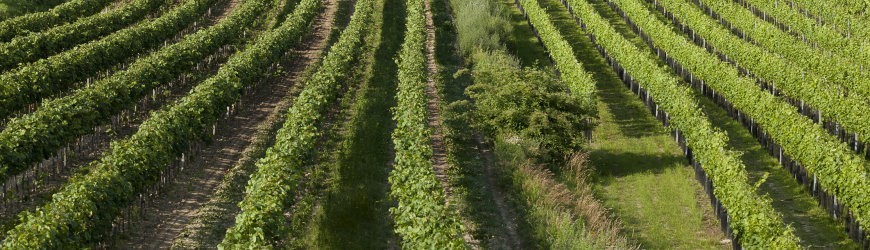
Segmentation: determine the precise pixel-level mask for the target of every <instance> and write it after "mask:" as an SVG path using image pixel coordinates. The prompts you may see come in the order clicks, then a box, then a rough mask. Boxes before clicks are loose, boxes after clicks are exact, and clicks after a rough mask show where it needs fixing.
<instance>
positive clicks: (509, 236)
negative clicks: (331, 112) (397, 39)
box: [425, 0, 523, 249]
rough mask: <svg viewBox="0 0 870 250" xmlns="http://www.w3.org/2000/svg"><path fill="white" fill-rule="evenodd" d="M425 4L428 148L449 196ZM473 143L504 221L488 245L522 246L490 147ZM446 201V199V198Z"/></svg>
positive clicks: (428, 12) (428, 3)
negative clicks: (500, 231) (429, 138)
mask: <svg viewBox="0 0 870 250" xmlns="http://www.w3.org/2000/svg"><path fill="white" fill-rule="evenodd" d="M425 4H426V6H425V7H426V50H427V52H428V54H427V68H428V70H429V78H428V79H427V82H426V84H427V88H426V92H427V94H428V95H429V102H428V111H429V126H430V127H432V128H434V129H433V133H432V148H433V167H434V169H435V173H436V175H437V177H438V179H439V180H440V181H441V182H442V184H444V187H445V193H447V195H448V196H450V194H451V192H450V185H449V183H450V180H449V179H448V178H449V177H448V173H447V172H448V169H449V166H448V163H447V158H446V149H445V145H444V135H443V132H442V119H441V114H440V112H439V103H440V102H441V99H440V94H439V93H438V89H437V86H436V83H435V80H434V76H435V75H437V74H438V65H437V63H436V61H437V59H436V44H435V43H436V31H435V22H434V17H433V13H432V3H431V1H430V0H426V1H425ZM474 141H475V143H474V145H473V147H474V148H473V149H474V150H476V151H477V152H479V154H480V155H482V156H483V161H482V163H483V166H484V173H485V175H486V176H485V179H486V183H485V185H486V186H487V187H488V188H487V189H488V190H489V191H490V192H491V195H492V201H493V202H494V204H493V205H495V208H496V210H497V212H498V217H499V218H500V220H501V221H502V222H504V227H505V228H504V233H505V234H499V235H497V236H495V237H497V238H496V239H489V242H490V243H489V244H488V246H489V247H494V248H496V249H521V248H522V246H523V245H522V244H523V242H522V238H521V237H520V235H519V233H518V225H517V222H516V218H517V216H516V213H515V212H514V211H512V210H511V207H510V206H508V205H507V204H506V200H507V198H506V196H505V192H504V191H503V190H502V188H501V187H500V186H499V185H498V180H497V178H496V173H495V169H494V167H493V164H494V163H495V160H494V155H493V152H492V150H490V149H489V148H488V147H487V146H486V145H485V143H484V142H483V138H481V137H480V135H475V140H474ZM448 201H449V199H448ZM464 238H465V240H466V242H469V243H472V245H473V246H472V247H473V248H475V249H478V248H480V246H479V244H480V243H479V242H477V241H476V240H475V239H474V238H473V237H472V236H471V235H470V234H469V233H468V232H466V233H465V235H464Z"/></svg>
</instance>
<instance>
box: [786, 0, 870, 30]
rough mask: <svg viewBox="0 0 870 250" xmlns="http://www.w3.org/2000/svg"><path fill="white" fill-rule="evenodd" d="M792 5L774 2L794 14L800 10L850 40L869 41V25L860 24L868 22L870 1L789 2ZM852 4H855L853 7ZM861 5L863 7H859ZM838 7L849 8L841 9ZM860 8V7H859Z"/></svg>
mask: <svg viewBox="0 0 870 250" xmlns="http://www.w3.org/2000/svg"><path fill="white" fill-rule="evenodd" d="M789 2H791V3H793V4H794V8H792V7H791V6H790V5H788V4H784V3H780V2H777V1H774V3H776V5H777V7H778V8H785V9H793V10H794V11H795V12H797V11H798V10H802V11H805V12H806V15H808V16H809V17H811V18H813V19H816V20H817V21H819V22H823V23H824V25H825V26H833V28H834V29H837V30H838V31H839V32H840V33H842V34H846V36H847V37H849V38H852V39H863V40H866V39H870V25H861V22H864V23H867V22H868V21H870V15H867V14H868V13H867V10H868V9H867V7H866V6H870V1H868V0H863V3H861V1H852V0H837V1H817V0H791V1H789ZM853 4H855V5H854V6H853ZM860 5H863V6H860ZM840 6H851V7H847V8H841V7H840ZM859 6H860V7H859Z"/></svg>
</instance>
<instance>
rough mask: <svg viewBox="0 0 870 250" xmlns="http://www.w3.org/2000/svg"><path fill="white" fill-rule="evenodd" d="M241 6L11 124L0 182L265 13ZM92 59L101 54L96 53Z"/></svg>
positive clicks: (4, 136) (194, 10) (0, 150)
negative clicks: (209, 25) (231, 12)
mask: <svg viewBox="0 0 870 250" xmlns="http://www.w3.org/2000/svg"><path fill="white" fill-rule="evenodd" d="M210 3H214V2H213V0H212V1H198V0H194V1H188V2H187V3H185V5H183V6H181V7H179V8H178V9H177V10H178V12H177V13H176V14H178V15H184V16H186V15H189V16H191V17H193V16H196V15H199V13H198V12H199V11H200V10H202V9H204V8H206V7H207V6H208V5H209V4H210ZM246 6H247V7H246V8H242V9H239V10H237V11H235V12H234V13H233V14H231V15H230V16H229V17H228V18H227V19H226V20H225V21H222V22H220V23H218V24H216V25H214V26H212V27H209V28H206V29H203V30H201V31H199V32H197V33H195V34H192V35H190V36H187V37H185V38H184V39H183V40H182V41H181V42H178V43H175V44H172V45H170V46H167V47H166V48H164V49H162V50H160V51H158V52H155V53H152V54H150V55H148V56H146V57H143V58H141V59H140V60H137V61H135V62H133V63H132V64H131V65H130V67H129V68H127V70H125V71H121V72H118V73H116V74H114V75H112V76H110V77H108V78H105V79H103V80H100V81H97V82H95V83H93V84H91V85H90V86H87V87H85V88H83V89H79V90H78V91H76V92H74V93H72V94H70V95H67V96H64V97H60V98H57V99H52V100H47V101H45V102H44V103H43V104H42V106H41V107H40V108H39V109H38V110H36V111H35V112H33V113H30V114H27V115H24V116H22V117H17V118H15V119H11V120H10V121H9V123H7V125H6V129H4V130H3V131H2V132H0V179H5V177H6V176H9V175H14V174H16V173H19V172H21V171H23V170H25V169H27V167H28V166H30V164H31V163H33V162H36V161H39V160H41V159H44V158H45V157H48V156H50V155H52V154H53V153H54V152H56V151H57V149H59V148H61V147H63V146H64V145H66V144H67V143H69V142H70V141H72V140H74V139H75V138H78V137H79V136H82V135H85V134H87V133H91V132H92V131H93V127H95V126H98V125H101V124H105V123H107V122H109V118H110V117H111V116H112V115H114V114H117V113H118V112H120V111H121V110H124V109H126V108H129V107H131V106H133V105H135V104H136V103H137V102H138V101H139V100H140V99H141V98H142V97H143V96H145V95H147V94H150V91H151V90H152V89H154V88H155V87H157V86H159V85H160V84H161V83H164V82H167V81H170V80H172V79H174V78H175V77H176V75H178V74H179V73H181V72H184V71H185V70H187V69H189V68H191V67H193V66H194V65H196V63H198V62H199V61H200V60H201V59H202V58H204V57H205V56H207V55H209V54H211V53H213V52H214V51H215V50H217V49H218V48H219V47H220V46H222V45H224V44H226V43H227V42H230V41H233V40H235V39H238V38H239V37H240V35H241V34H242V33H243V32H244V31H245V30H246V29H248V28H249V26H250V24H251V23H253V22H254V21H255V20H256V16H257V14H260V13H262V12H263V11H264V9H265V6H263V5H246ZM128 39H135V37H130V38H128ZM106 46H110V45H109V44H107V45H106ZM94 53H95V54H94V55H100V54H101V52H99V51H98V50H95V51H94Z"/></svg>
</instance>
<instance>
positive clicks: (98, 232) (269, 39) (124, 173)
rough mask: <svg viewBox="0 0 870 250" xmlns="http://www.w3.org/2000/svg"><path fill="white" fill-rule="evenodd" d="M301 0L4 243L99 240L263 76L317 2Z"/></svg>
mask: <svg viewBox="0 0 870 250" xmlns="http://www.w3.org/2000/svg"><path fill="white" fill-rule="evenodd" d="M306 2H309V4H300V5H299V6H298V7H297V9H296V10H295V11H294V14H293V15H292V16H291V17H290V18H287V20H286V21H285V22H284V24H283V25H282V26H281V27H279V28H277V29H274V30H272V31H269V32H268V33H266V34H264V35H262V36H260V37H258V39H257V40H256V41H255V42H254V43H251V44H249V45H247V46H246V47H245V49H244V50H243V51H241V52H239V53H236V54H234V55H232V57H231V58H230V59H229V62H227V64H226V65H224V66H223V67H221V68H220V70H218V72H217V74H215V75H214V76H213V77H211V78H209V79H207V80H205V81H204V82H202V83H200V84H199V85H197V86H196V87H195V88H194V89H193V90H191V92H190V94H189V95H187V96H185V97H184V98H182V99H181V100H179V101H178V102H177V103H176V104H174V105H171V106H169V107H167V108H165V109H163V110H160V111H158V112H155V113H153V114H152V116H151V118H150V119H148V120H147V121H145V123H143V124H142V125H141V126H140V128H139V131H138V132H137V133H136V134H134V135H133V136H131V137H130V138H128V139H125V140H122V141H118V142H116V143H114V144H113V145H112V149H111V151H110V152H108V153H107V154H106V156H105V157H103V158H102V159H100V160H99V161H97V162H95V163H94V164H93V165H92V166H90V169H91V170H90V171H89V172H88V173H86V174H81V175H77V176H75V177H73V178H72V179H71V181H70V183H68V184H67V185H66V186H65V187H64V188H63V189H62V190H61V191H60V192H59V193H57V194H55V195H54V196H53V199H52V201H51V203H49V204H46V205H45V206H43V207H41V208H39V209H37V210H36V211H35V212H31V213H25V214H24V215H23V216H22V223H21V224H19V225H17V226H16V227H15V228H14V229H12V230H10V231H9V233H8V235H7V237H6V239H5V241H4V242H3V247H4V248H12V249H37V248H78V247H83V246H87V245H88V244H91V243H93V242H94V241H96V240H99V238H100V237H101V236H102V232H103V231H104V230H106V229H108V228H110V227H111V224H112V221H113V220H114V218H115V216H117V215H118V214H119V213H120V212H121V209H123V208H124V207H125V206H126V204H128V203H129V202H130V201H132V200H134V199H135V197H136V196H137V194H138V193H139V192H140V191H142V190H144V189H145V188H146V187H148V186H150V184H152V183H154V182H156V181H158V179H159V176H160V170H161V169H163V168H164V167H165V166H166V165H167V164H169V163H170V162H171V161H172V160H173V159H175V158H176V157H177V156H179V155H180V154H181V153H182V152H183V150H184V149H185V148H186V146H187V145H188V144H189V143H190V142H191V141H193V140H196V139H199V138H202V137H203V136H204V135H203V132H204V131H205V128H207V127H209V126H210V125H212V124H214V123H215V122H216V121H217V119H218V118H219V117H220V116H221V115H222V114H223V113H224V110H225V107H227V106H228V105H231V104H233V103H234V102H236V101H237V100H238V98H239V96H240V95H241V93H242V90H243V88H244V87H245V86H246V85H248V84H250V83H252V82H253V81H255V80H257V79H258V78H260V77H261V76H263V75H264V73H265V72H266V69H268V67H269V65H271V64H272V63H273V62H274V61H275V60H277V59H278V58H280V57H281V56H283V55H284V53H285V52H286V50H287V49H288V48H289V47H290V46H292V45H293V44H295V43H298V41H299V40H300V38H301V37H302V36H303V35H304V33H305V31H306V30H307V28H308V27H309V24H310V22H311V20H313V19H314V16H315V15H316V12H317V7H318V6H319V1H316V0H308V1H306ZM311 2H314V3H311ZM270 3H271V1H268V0H263V1H254V0H248V1H246V2H245V3H243V5H242V6H240V7H239V10H237V11H240V13H244V14H245V15H246V16H259V14H260V13H262V12H263V11H264V10H265V9H267V7H268V6H269V4H270Z"/></svg>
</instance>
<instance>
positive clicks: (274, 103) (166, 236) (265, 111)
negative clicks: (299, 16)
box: [119, 0, 337, 249]
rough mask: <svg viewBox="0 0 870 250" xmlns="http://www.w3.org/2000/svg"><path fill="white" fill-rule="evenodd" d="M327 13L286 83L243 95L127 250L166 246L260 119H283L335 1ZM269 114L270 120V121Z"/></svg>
mask: <svg viewBox="0 0 870 250" xmlns="http://www.w3.org/2000/svg"><path fill="white" fill-rule="evenodd" d="M324 7H325V11H324V12H322V13H321V14H320V15H319V16H318V17H317V18H315V21H314V26H313V31H312V35H309V36H308V37H307V38H306V39H304V41H303V42H302V44H301V45H300V46H298V47H299V48H304V49H302V50H298V51H294V53H293V54H294V55H295V57H294V60H292V63H291V64H290V65H288V66H286V67H285V68H284V70H285V71H287V72H288V74H287V76H286V78H284V79H283V80H282V81H268V82H265V83H263V84H261V85H260V86H259V87H257V88H255V89H254V90H253V91H252V92H251V93H250V94H249V95H248V96H245V97H243V99H244V101H243V103H245V106H243V107H241V108H240V109H239V111H238V113H237V114H236V115H234V116H232V117H230V118H228V119H227V120H225V121H224V122H222V123H221V124H220V125H219V126H218V130H217V133H216V134H215V135H214V140H213V142H212V143H211V144H210V145H207V146H205V147H204V148H203V149H202V151H201V152H200V153H199V154H198V155H197V157H196V158H195V159H192V161H191V162H190V165H189V166H195V167H189V168H188V169H186V170H185V172H182V173H179V174H178V175H177V176H176V177H175V178H174V179H173V180H172V181H171V183H170V184H168V185H167V186H166V188H165V190H166V192H164V193H165V195H163V196H161V197H158V198H157V199H156V200H154V201H152V202H151V205H149V206H147V207H146V208H144V212H143V213H144V216H143V218H142V220H141V221H139V222H137V223H133V225H132V228H131V229H130V230H128V232H129V234H130V235H129V240H126V241H125V242H121V244H120V245H119V248H123V249H157V248H161V249H163V248H168V247H169V246H170V244H171V243H172V240H173V239H174V238H176V236H178V234H179V233H180V232H181V231H182V230H183V229H184V228H185V227H186V226H188V225H187V224H188V222H189V221H190V220H191V219H192V218H194V217H195V216H197V214H198V210H199V208H200V207H201V206H202V205H203V204H205V203H206V202H207V201H209V199H210V198H211V196H212V195H213V193H214V192H215V189H216V188H217V187H218V186H219V185H220V183H221V181H222V180H223V177H224V175H225V173H226V172H227V171H228V170H229V169H230V168H232V167H233V166H234V165H236V163H237V162H238V161H239V160H240V159H241V158H242V156H243V154H242V153H243V152H244V151H245V149H246V148H247V147H249V145H250V144H251V142H252V141H253V139H254V138H255V135H256V133H257V132H258V127H260V124H262V123H274V122H280V121H278V119H277V118H276V117H278V116H276V115H273V113H275V112H277V111H279V110H276V107H279V106H282V105H281V104H282V102H285V105H283V106H285V107H286V100H288V99H290V97H291V96H289V95H290V94H289V93H290V89H291V85H293V84H294V83H296V82H297V81H298V78H299V77H300V76H301V75H302V73H303V72H304V70H305V68H307V66H308V65H310V64H311V63H313V62H315V61H316V60H317V59H318V58H320V55H321V54H322V52H323V51H324V49H325V48H326V45H327V39H328V36H329V33H330V31H331V29H332V27H331V26H332V23H333V22H332V20H333V19H334V14H335V10H336V8H337V4H336V3H335V1H334V0H326V1H325V3H324ZM270 118H271V120H270Z"/></svg>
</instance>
